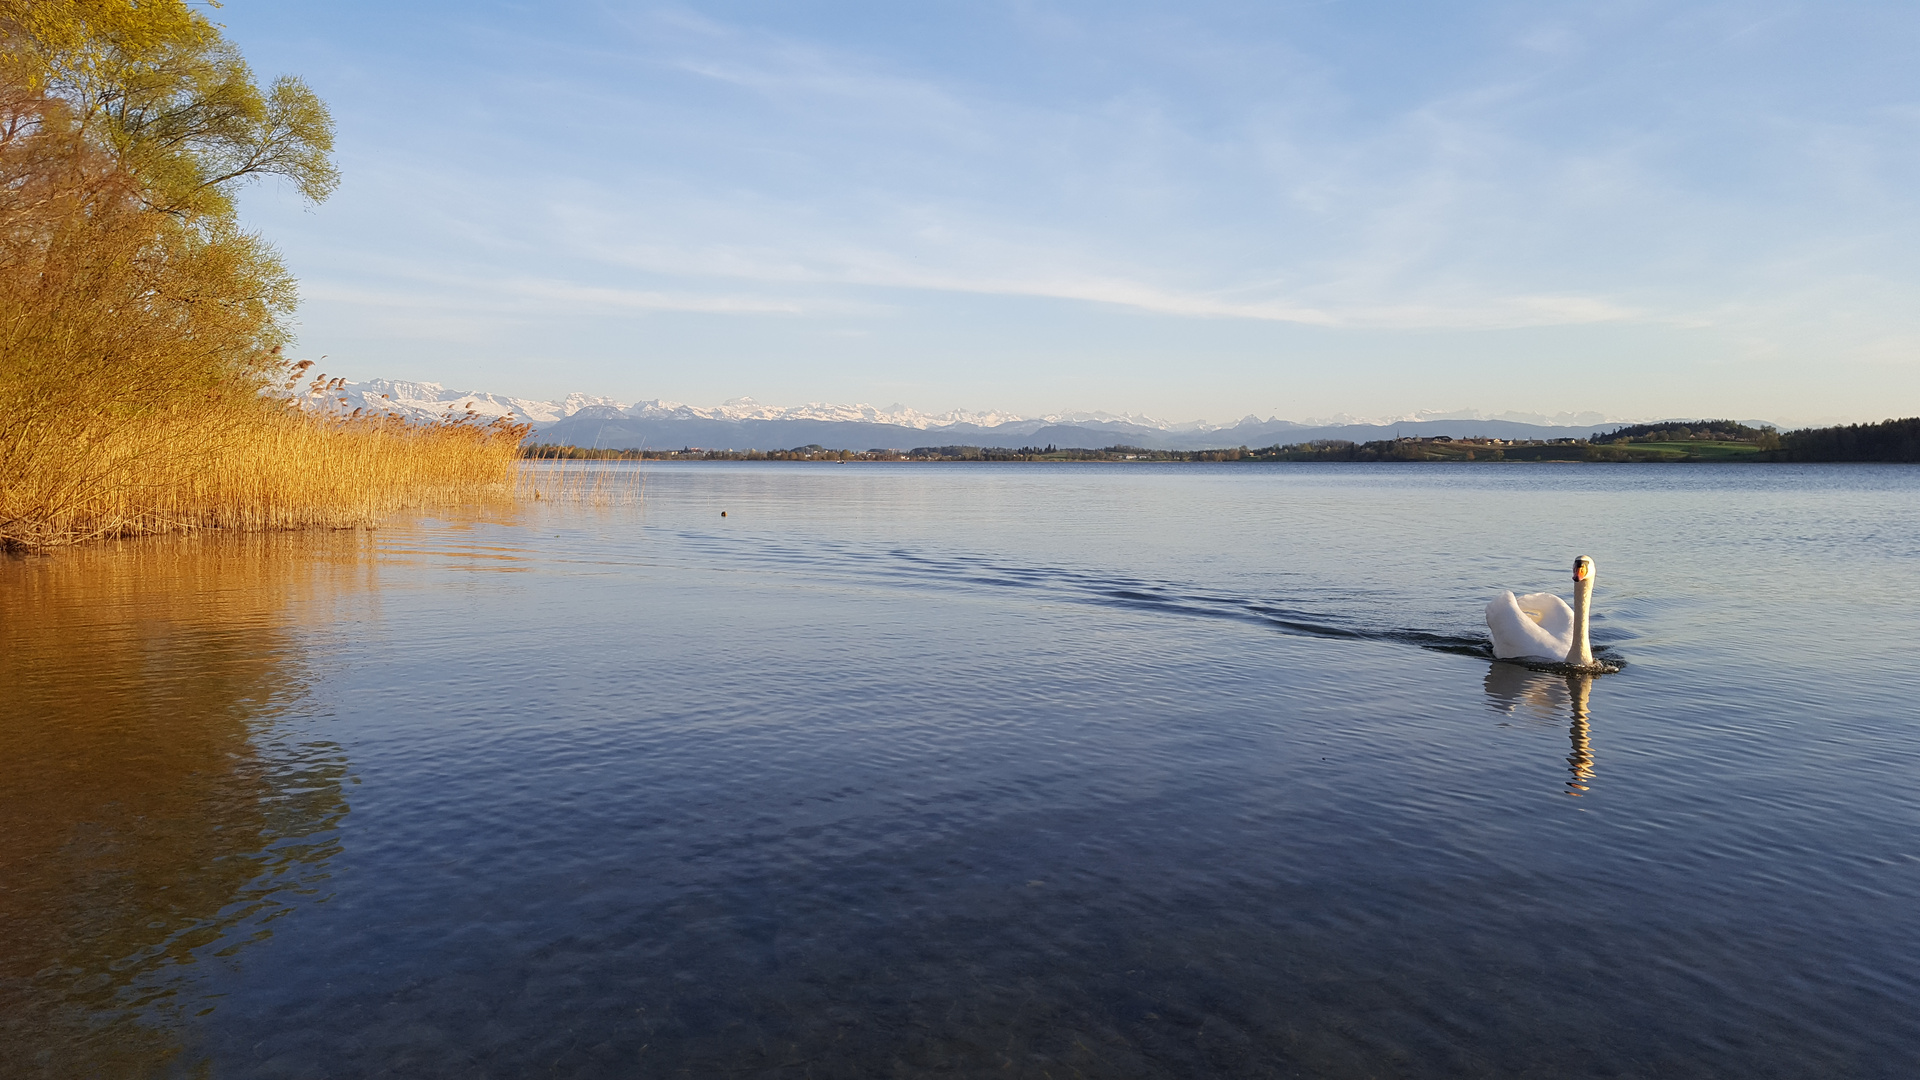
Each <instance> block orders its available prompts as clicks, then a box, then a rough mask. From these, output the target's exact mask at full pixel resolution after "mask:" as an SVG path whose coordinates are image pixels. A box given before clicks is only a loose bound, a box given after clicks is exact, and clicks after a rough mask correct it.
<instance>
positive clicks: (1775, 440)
mask: <svg viewBox="0 0 1920 1080" xmlns="http://www.w3.org/2000/svg"><path fill="white" fill-rule="evenodd" d="M521 454H522V456H523V457H526V458H532V459H538V460H554V461H604V460H628V461H635V460H645V461H1148V462H1153V461H1181V462H1196V461H1569V462H1571V461H1596V462H1679V461H1751V462H1768V461H1772V462H1823V461H1824V462H1871V461H1879V462H1920V418H1915V419H1907V420H1887V421H1883V422H1881V423H1878V424H1848V425H1844V426H1837V427H1824V428H1802V429H1799V430H1796V431H1787V432H1781V431H1778V430H1775V429H1774V428H1770V427H1761V428H1755V427H1749V426H1747V425H1745V424H1740V423H1736V422H1735V421H1732V420H1698V421H1692V422H1690V423H1678V422H1674V421H1665V422H1661V423H1657V424H1634V425H1630V426H1628V427H1623V428H1619V429H1617V430H1614V431H1609V432H1604V433H1602V432H1596V433H1595V434H1594V435H1593V437H1591V438H1588V439H1552V440H1532V441H1528V440H1502V439H1475V438H1461V439H1455V438H1450V437H1447V436H1440V437H1436V438H1422V439H1411V438H1402V439H1381V440H1376V441H1372V442H1357V443H1356V442H1351V441H1348V440H1345V439H1323V440H1317V441H1313V442H1306V443H1289V444H1276V445H1273V446H1268V447H1264V448H1260V449H1252V448H1249V447H1245V446H1237V447H1224V448H1220V449H1213V450H1151V449H1147V448H1144V447H1138V446H1124V445H1121V446H1108V447H1102V448H1099V449H1085V448H1077V447H1067V448H1062V447H1057V446H1046V447H1035V446H1026V447H1020V448H1018V449H1012V448H1003V447H993V446H921V447H916V448H914V449H912V450H889V449H871V450H835V449H828V448H827V447H824V446H821V445H819V444H817V443H814V444H810V445H807V446H797V447H794V448H793V449H791V450H731V449H727V450H716V449H703V448H699V447H683V448H682V449H679V450H656V449H631V448H630V449H622V450H613V449H600V448H586V447H578V446H556V445H552V444H545V443H534V444H529V445H526V446H524V447H522V449H521Z"/></svg>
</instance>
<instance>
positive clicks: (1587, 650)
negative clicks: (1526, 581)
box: [1487, 555, 1597, 668]
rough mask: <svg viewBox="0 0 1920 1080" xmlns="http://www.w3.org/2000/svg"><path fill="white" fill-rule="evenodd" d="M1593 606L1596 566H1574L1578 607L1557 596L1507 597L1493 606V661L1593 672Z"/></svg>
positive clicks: (1585, 561) (1581, 561)
mask: <svg viewBox="0 0 1920 1080" xmlns="http://www.w3.org/2000/svg"><path fill="white" fill-rule="evenodd" d="M1592 600H1593V560H1592V559H1590V558H1588V557H1587V556H1585V555H1582V556H1580V557H1579V558H1577V559H1575V560H1573V606H1572V607H1568V606H1567V602H1566V601H1565V600H1562V599H1560V598H1559V597H1557V596H1555V595H1553V594H1552V593H1528V594H1527V595H1525V596H1515V595H1513V594H1512V593H1510V592H1507V593H1501V594H1500V595H1499V596H1498V597H1497V598H1495V599H1494V601H1493V602H1492V603H1490V604H1488V605H1487V631H1488V632H1489V633H1491V634H1492V635H1493V655H1494V656H1495V657H1496V658H1498V659H1501V660H1536V661H1542V662H1545V663H1551V664H1566V665H1567V666H1568V667H1575V668H1591V667H1596V666H1597V665H1596V664H1594V662H1593V649H1592V648H1591V647H1590V646H1589V644H1588V642H1587V608H1588V606H1589V605H1590V604H1591V602H1592Z"/></svg>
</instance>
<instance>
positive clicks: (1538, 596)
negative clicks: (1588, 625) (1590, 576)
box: [1514, 592, 1573, 656]
mask: <svg viewBox="0 0 1920 1080" xmlns="http://www.w3.org/2000/svg"><path fill="white" fill-rule="evenodd" d="M1514 603H1516V604H1519V605H1520V610H1521V611H1524V612H1526V613H1527V614H1528V615H1530V616H1532V617H1533V621H1534V622H1536V623H1538V624H1539V625H1540V629H1542V630H1545V631H1546V632H1547V636H1548V637H1550V638H1552V639H1553V640H1554V641H1555V642H1556V643H1558V645H1559V647H1560V655H1562V656H1565V655H1566V653H1567V649H1568V648H1570V647H1571V646H1572V645H1573V609H1572V608H1570V607H1568V606H1567V602H1566V601H1565V600H1562V599H1560V598H1559V597H1557V596H1555V595H1553V594H1552V593H1548V592H1536V593H1528V594H1527V595H1525V596H1517V597H1515V598H1514Z"/></svg>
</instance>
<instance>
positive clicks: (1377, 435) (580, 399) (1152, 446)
mask: <svg viewBox="0 0 1920 1080" xmlns="http://www.w3.org/2000/svg"><path fill="white" fill-rule="evenodd" d="M333 397H334V398H335V399H337V400H335V401H333V402H330V405H331V407H333V408H336V409H339V410H341V411H347V412H351V411H353V410H355V409H361V410H364V411H366V412H369V413H387V414H390V415H395V416H403V417H406V418H408V419H412V420H436V419H440V418H441V417H444V416H456V417H457V416H461V415H464V414H466V413H467V412H472V413H473V414H474V415H476V416H479V417H482V418H486V419H492V418H495V417H508V418H511V419H512V420H514V421H516V422H519V423H527V424H531V425H533V427H534V434H533V435H532V436H531V437H530V441H532V442H539V443H551V444H555V445H572V446H595V447H610V448H620V449H624V448H629V447H647V448H651V449H670V450H677V449H681V448H683V447H689V446H691V447H701V448H706V449H719V450H727V449H731V450H785V449H791V448H793V447H796V446H807V445H809V444H813V443H818V444H819V445H821V446H826V447H830V448H833V449H843V450H869V449H895V450H911V449H913V448H914V447H917V446H982V447H989V446H990V447H1006V448H1010V449H1011V448H1018V447H1022V446H1045V445H1048V444H1052V445H1054V446H1063V447H1065V446H1072V447H1087V448H1095V447H1104V446H1117V445H1127V446H1139V447H1143V448H1146V449H1149V450H1210V449H1215V448H1221V447H1233V446H1249V447H1260V446H1272V445H1273V444H1275V443H1301V442H1311V441H1314V440H1317V439H1349V440H1352V441H1354V442H1367V441H1369V440H1373V439H1392V438H1397V437H1400V436H1411V437H1420V438H1432V437H1434V436H1437V435H1447V436H1451V437H1453V438H1461V437H1465V436H1474V435H1480V436H1489V437H1492V438H1498V439H1570V438H1586V437H1587V436H1589V435H1591V434H1593V433H1594V432H1596V431H1605V430H1609V429H1610V428H1613V427H1619V426H1621V425H1622V424H1624V423H1626V421H1608V420H1606V419H1605V418H1604V417H1602V416H1600V414H1598V413H1577V414H1573V413H1563V414H1560V415H1558V416H1552V417H1547V416H1537V415H1527V414H1515V413H1503V414H1499V415H1485V414H1477V413H1467V412H1457V413H1440V412H1421V413H1414V414H1411V415H1408V416H1404V417H1397V418H1372V419H1367V418H1359V417H1349V416H1338V417H1331V418H1328V419H1325V420H1310V421H1305V422H1300V421H1293V420H1279V419H1275V418H1273V417H1269V418H1267V419H1265V420H1262V419H1260V418H1259V417H1257V416H1248V417H1245V418H1243V419H1241V420H1239V421H1236V422H1234V423H1232V424H1209V423H1206V422H1205V421H1194V422H1191V423H1184V424H1174V423H1168V422H1166V421H1162V420H1156V419H1154V418H1152V417H1149V416H1139V415H1116V414H1113V413H1100V412H1079V413H1059V414H1052V415H1048V416H1020V415H1017V414H1013V413H1002V412H967V411H964V410H952V411H949V412H944V413H922V412H917V411H915V410H913V409H909V408H906V407H905V406H902V405H890V406H887V407H885V408H877V407H875V406H872V405H828V404H821V403H810V404H806V405H796V406H787V407H779V406H770V405H762V404H760V403H759V402H757V401H754V400H753V399H752V398H735V399H733V400H731V401H727V402H724V403H722V404H720V405H717V406H714V407H712V408H698V407H696V406H692V405H683V404H681V403H679V402H674V401H659V400H655V401H642V402H639V403H638V404H633V405H628V404H623V403H621V402H618V401H615V400H613V399H612V398H606V397H592V396H589V395H586V394H570V395H568V396H567V397H566V398H564V399H562V400H559V401H536V400H532V399H527V398H515V397H505V396H502V395H498V394H486V393H479V392H476V391H451V390H448V389H446V388H445V387H443V386H441V385H440V384H439V383H431V382H406V381H402V380H395V379H371V380H368V381H366V382H361V383H348V384H346V386H345V387H344V388H342V389H341V390H340V391H338V392H337V393H335V394H334V395H333Z"/></svg>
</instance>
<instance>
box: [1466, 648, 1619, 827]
mask: <svg viewBox="0 0 1920 1080" xmlns="http://www.w3.org/2000/svg"><path fill="white" fill-rule="evenodd" d="M1593 680H1594V677H1593V676H1592V675H1577V674H1566V675H1560V674H1549V673H1547V672H1542V671H1534V670H1531V669H1529V668H1527V667H1525V666H1523V665H1520V664H1503V663H1493V664H1488V665H1487V678H1486V690H1487V698H1488V701H1489V703H1490V704H1491V705H1492V706H1493V709H1494V711H1495V712H1498V713H1501V714H1502V715H1505V716H1527V717H1532V718H1534V719H1536V720H1539V721H1542V722H1545V723H1556V724H1557V723H1559V722H1560V721H1561V719H1563V718H1564V719H1565V720H1566V721H1567V737H1568V739H1569V740H1570V741H1571V742H1572V744H1573V749H1572V752H1571V753H1569V754H1568V755H1567V772H1568V774H1569V775H1568V779H1567V786H1566V793H1567V794H1568V795H1572V796H1574V797H1575V798H1578V797H1579V796H1582V795H1585V794H1586V793H1587V792H1588V791H1589V790H1590V789H1591V786H1592V784H1593V776H1594V770H1593V739H1592V728H1591V725H1590V720H1591V715H1590V709H1589V706H1588V701H1589V699H1590V697H1591V696H1592V694H1593Z"/></svg>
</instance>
